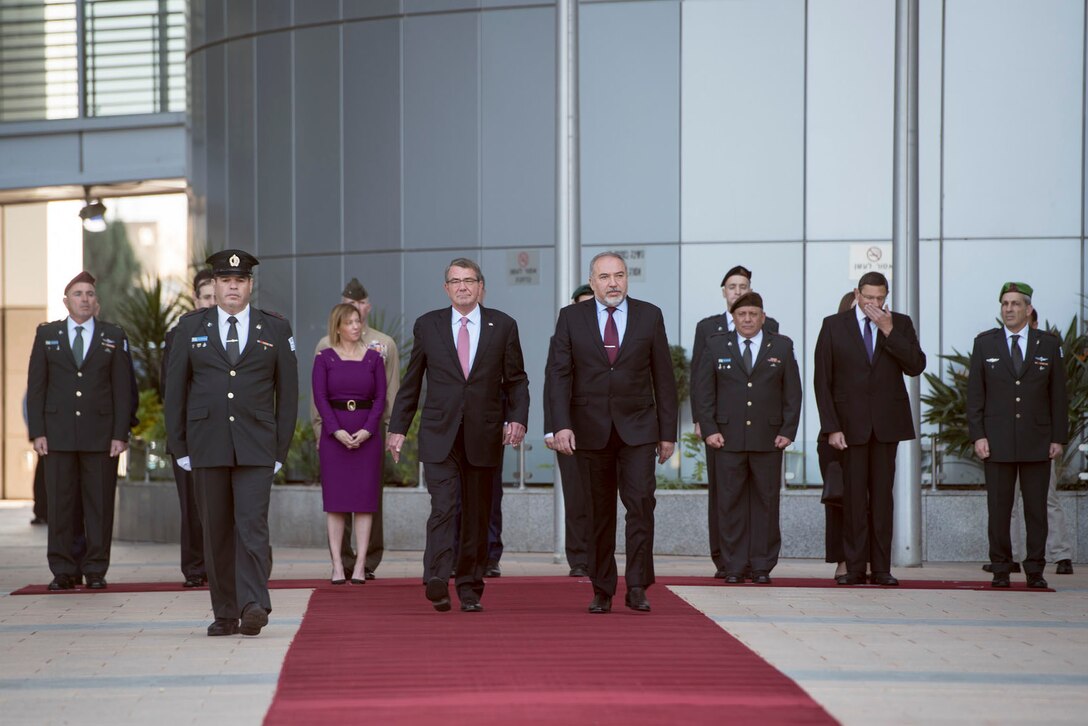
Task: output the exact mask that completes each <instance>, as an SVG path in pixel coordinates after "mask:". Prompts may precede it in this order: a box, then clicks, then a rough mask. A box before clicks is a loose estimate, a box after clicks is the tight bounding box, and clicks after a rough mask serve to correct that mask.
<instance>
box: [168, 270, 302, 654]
mask: <svg viewBox="0 0 1088 726" xmlns="http://www.w3.org/2000/svg"><path fill="white" fill-rule="evenodd" d="M207 262H208V264H209V265H210V266H211V269H212V272H213V273H214V275H215V299H216V303H217V304H216V306H215V307H212V308H208V309H204V310H194V311H193V312H191V313H189V314H188V315H186V316H185V317H183V318H182V319H181V322H179V323H178V326H177V334H176V335H175V336H174V347H173V349H172V350H171V351H170V357H169V360H168V364H167V374H166V425H167V435H168V437H169V445H170V451H171V452H172V453H173V454H174V456H175V457H176V460H177V463H178V465H179V466H181V467H182V468H184V469H186V470H191V471H192V472H193V482H194V484H195V487H196V498H197V506H198V508H199V510H200V515H201V519H202V520H203V523H204V559H205V566H206V569H207V573H208V584H209V587H210V589H211V598H212V609H213V611H214V613H215V622H213V623H212V624H211V625H210V626H209V627H208V635H233V634H235V633H238V632H241V633H242V634H243V635H257V634H258V633H260V631H261V628H263V627H264V626H265V625H266V624H267V623H268V613H269V612H270V611H271V609H272V605H271V600H270V598H269V593H268V578H269V575H270V574H271V571H272V550H271V547H270V546H269V542H268V501H269V496H270V494H271V488H272V476H273V475H274V474H275V472H276V471H279V469H280V467H281V466H282V465H283V462H284V461H286V459H287V450H288V448H289V446H290V444H291V437H292V435H293V434H294V427H295V417H296V414H297V412H298V363H297V361H296V359H295V340H294V337H292V334H291V324H290V323H289V322H288V321H287V320H286V319H284V318H283V317H281V316H279V315H277V314H275V313H271V312H268V311H265V310H260V309H257V308H253V307H251V306H250V304H249V300H250V297H251V295H252V293H253V268H254V267H256V266H257V264H258V260H257V258H256V257H254V256H253V255H251V254H249V253H248V252H245V251H244V250H223V251H222V252H217V253H215V254H213V255H211V256H210V257H208V260H207ZM239 618H240V619H241V623H240V624H239Z"/></svg>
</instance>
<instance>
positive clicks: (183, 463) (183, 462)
mask: <svg viewBox="0 0 1088 726" xmlns="http://www.w3.org/2000/svg"><path fill="white" fill-rule="evenodd" d="M177 465H178V466H180V467H181V468H182V469H184V470H185V471H192V470H193V463H192V462H191V461H189V457H188V456H183V457H181V458H180V459H178V460H177Z"/></svg>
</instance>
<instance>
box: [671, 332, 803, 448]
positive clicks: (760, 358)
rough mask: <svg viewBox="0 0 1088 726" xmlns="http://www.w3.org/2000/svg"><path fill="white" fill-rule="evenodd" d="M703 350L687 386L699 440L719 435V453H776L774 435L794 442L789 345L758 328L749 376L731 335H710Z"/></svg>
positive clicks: (796, 374) (796, 390) (795, 402)
mask: <svg viewBox="0 0 1088 726" xmlns="http://www.w3.org/2000/svg"><path fill="white" fill-rule="evenodd" d="M705 346H706V347H705V349H704V350H703V351H702V355H701V356H700V357H699V368H698V369H696V371H695V373H694V375H693V377H692V385H691V409H692V411H693V412H694V415H695V419H696V421H698V422H699V427H700V429H701V431H702V435H703V438H704V439H705V438H706V437H707V436H710V435H712V434H717V433H720V434H722V435H723V436H724V437H725V447H724V450H725V451H777V450H778V449H777V447H776V446H775V445H774V439H775V437H776V436H785V437H786V438H787V439H789V440H790V441H793V440H794V439H796V438H797V427H798V425H799V424H800V422H801V373H800V371H799V370H798V368H797V359H796V358H795V357H794V355H793V341H792V340H790V339H789V338H787V337H786V336H784V335H776V334H775V333H771V332H768V331H767V330H766V328H764V330H763V340H762V345H761V347H760V349H759V350H758V351H753V354H755V360H754V364H753V366H752V372H751V374H750V375H749V374H748V373H745V372H744V365H743V363H742V362H741V357H742V355H743V351H744V348H743V341H741V339H740V338H738V336H737V333H736V332H735V331H734V332H732V333H724V334H723V333H717V332H715V333H712V334H711V335H710V336H709V337H708V338H707V339H706V343H705Z"/></svg>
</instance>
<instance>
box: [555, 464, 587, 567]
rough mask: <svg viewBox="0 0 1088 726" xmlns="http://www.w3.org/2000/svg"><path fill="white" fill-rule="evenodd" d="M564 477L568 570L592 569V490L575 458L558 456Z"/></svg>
mask: <svg viewBox="0 0 1088 726" xmlns="http://www.w3.org/2000/svg"><path fill="white" fill-rule="evenodd" d="M558 459H559V473H560V475H561V476H562V477H563V510H564V519H565V520H566V523H567V527H566V551H567V565H568V566H569V567H578V566H581V567H585V568H586V569H587V570H588V569H589V487H588V486H586V483H585V482H584V481H582V477H581V473H580V472H579V471H578V462H577V460H576V459H575V457H573V456H564V455H563V454H559V456H558Z"/></svg>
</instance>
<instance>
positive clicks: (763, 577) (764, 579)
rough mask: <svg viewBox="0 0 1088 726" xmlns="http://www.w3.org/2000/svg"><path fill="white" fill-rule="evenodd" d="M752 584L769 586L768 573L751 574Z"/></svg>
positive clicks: (769, 578) (769, 577)
mask: <svg viewBox="0 0 1088 726" xmlns="http://www.w3.org/2000/svg"><path fill="white" fill-rule="evenodd" d="M752 582H754V583H755V584H757V585H770V584H771V576H770V574H769V573H766V572H755V573H752Z"/></svg>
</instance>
